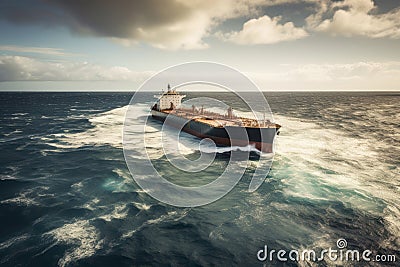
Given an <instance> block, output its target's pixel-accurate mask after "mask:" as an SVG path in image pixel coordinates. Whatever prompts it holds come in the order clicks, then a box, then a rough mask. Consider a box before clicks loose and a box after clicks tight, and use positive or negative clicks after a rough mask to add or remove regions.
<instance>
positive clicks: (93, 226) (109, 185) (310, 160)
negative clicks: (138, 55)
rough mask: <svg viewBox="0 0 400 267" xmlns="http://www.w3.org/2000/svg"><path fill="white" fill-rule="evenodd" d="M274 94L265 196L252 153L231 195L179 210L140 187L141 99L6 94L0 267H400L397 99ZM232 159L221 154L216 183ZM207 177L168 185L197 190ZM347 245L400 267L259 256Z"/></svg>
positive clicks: (2, 101)
mask: <svg viewBox="0 0 400 267" xmlns="http://www.w3.org/2000/svg"><path fill="white" fill-rule="evenodd" d="M265 94H266V97H267V100H268V102H269V104H270V106H271V109H272V111H273V114H274V118H275V121H276V122H277V123H279V124H281V125H282V128H281V131H280V135H279V136H278V138H277V140H276V154H275V157H274V161H273V164H272V168H271V171H270V172H269V174H268V175H267V176H266V179H265V181H264V182H263V184H262V185H261V186H260V188H259V189H258V190H256V191H255V192H248V186H249V182H250V180H251V173H252V170H251V166H252V164H254V165H256V164H257V157H253V158H251V159H250V163H251V164H250V165H249V166H250V167H249V170H248V171H246V172H245V173H244V176H243V177H242V179H241V180H240V181H239V183H238V184H237V185H236V186H235V187H234V188H233V190H232V191H231V192H229V193H228V194H227V195H226V196H224V197H223V198H221V199H219V200H217V201H215V202H213V203H211V204H208V205H205V206H200V207H196V208H177V207H173V206H169V205H166V204H163V203H161V202H159V201H157V200H155V199H153V198H152V197H150V196H149V195H147V194H146V193H145V192H144V191H143V190H141V188H140V187H139V186H138V185H137V184H136V183H135V182H134V180H133V179H132V177H131V174H130V172H129V170H128V168H127V165H126V163H125V160H124V155H123V149H122V142H121V139H122V127H123V122H124V115H125V112H126V108H127V105H128V103H129V101H130V99H131V97H132V93H28V92H3V93H0V110H1V117H0V120H1V123H0V136H1V137H0V151H1V154H0V163H1V164H0V265H1V266H263V265H266V266H336V265H343V266H385V265H386V266H398V264H399V261H400V254H399V250H400V175H399V174H400V172H399V171H400V146H399V143H400V107H399V103H400V93H398V92H268V93H265ZM199 96H206V97H211V98H217V99H219V100H220V101H223V102H226V103H227V104H229V105H232V106H233V107H234V108H237V109H239V110H240V109H241V108H242V107H241V106H240V103H237V102H235V100H234V98H233V97H232V95H231V94H230V93H215V92H214V93H207V92H203V93H200V92H189V93H187V98H193V97H199ZM149 105H150V103H143V109H147V108H149ZM150 123H151V126H152V127H153V128H154V129H158V128H161V126H160V124H159V123H158V122H150ZM185 138H186V139H187V140H189V141H191V142H192V143H193V144H196V143H198V142H199V140H198V139H196V138H195V137H193V136H189V135H187V136H185ZM186 148H187V147H186ZM154 149H155V151H153V152H154V154H157V153H161V152H162V151H161V149H162V148H160V147H154ZM187 149H188V151H187V152H188V154H196V153H197V152H198V151H196V150H195V148H193V147H188V148H187ZM229 153H230V152H229V151H227V150H226V149H225V150H221V151H218V154H220V155H219V156H218V157H217V158H216V161H215V164H216V165H215V166H216V167H215V173H218V172H220V170H221V168H223V167H224V166H225V164H226V161H227V160H229V156H228V155H229ZM156 160H157V162H158V164H160V165H161V166H163V168H165V169H164V170H165V172H168V171H169V169H168V164H167V163H168V162H167V159H166V158H165V157H164V158H163V157H158V158H157V159H156ZM218 166H219V167H218ZM212 170H213V169H211V171H210V170H208V171H207V173H206V174H204V175H202V174H201V173H199V174H193V173H191V174H190V175H188V174H187V173H186V174H185V173H172V174H171V176H173V179H174V182H176V183H180V182H182V184H185V183H186V184H191V183H193V184H196V183H201V182H204V181H208V180H207V179H210V177H213V171H212ZM133 175H135V174H133ZM338 239H345V241H346V242H347V248H348V249H352V250H359V251H365V250H370V251H371V253H372V256H374V255H386V256H387V255H394V256H395V259H396V262H393V261H392V262H390V261H387V262H377V259H376V258H374V260H371V261H369V262H366V261H344V260H342V261H339V262H335V261H333V260H331V259H323V260H321V261H318V262H313V261H311V260H307V259H305V260H299V261H291V260H287V261H282V260H279V259H278V258H277V257H276V255H275V257H274V258H273V259H272V260H270V261H269V260H268V259H267V260H265V261H264V262H262V261H260V260H259V259H258V257H257V253H258V252H259V251H260V250H262V249H263V248H264V247H265V246H268V249H270V250H276V251H278V250H285V251H290V250H304V249H315V250H316V251H321V250H323V249H328V248H336V249H337V240H338ZM372 256H371V258H373V257H372Z"/></svg>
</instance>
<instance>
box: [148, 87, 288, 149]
mask: <svg viewBox="0 0 400 267" xmlns="http://www.w3.org/2000/svg"><path fill="white" fill-rule="evenodd" d="M154 97H156V98H157V99H158V100H157V102H156V103H155V104H154V105H153V106H152V107H151V114H152V117H153V118H155V119H157V120H159V121H162V122H165V123H167V124H168V125H171V126H174V127H177V128H179V129H180V130H182V131H184V132H187V133H189V134H191V135H194V136H196V137H198V138H210V139H212V140H213V141H214V142H215V143H216V144H217V145H222V146H248V145H252V146H254V147H255V148H257V149H258V150H259V151H262V152H265V153H272V152H273V142H274V138H275V136H276V135H277V134H279V129H280V128H281V126H280V125H279V124H276V123H272V122H271V121H269V120H265V119H264V120H262V121H259V120H256V119H252V118H245V117H240V116H235V115H234V113H233V109H232V108H231V107H229V108H228V109H227V111H226V113H225V114H219V113H215V112H211V111H207V110H205V109H204V108H203V107H201V108H196V107H195V106H194V105H193V106H192V107H191V108H183V107H180V105H181V101H182V99H183V98H184V97H186V95H183V94H180V93H179V92H177V91H176V90H175V89H171V86H170V85H169V84H168V89H167V91H166V92H163V93H162V94H160V95H155V96H154ZM167 117H168V119H167Z"/></svg>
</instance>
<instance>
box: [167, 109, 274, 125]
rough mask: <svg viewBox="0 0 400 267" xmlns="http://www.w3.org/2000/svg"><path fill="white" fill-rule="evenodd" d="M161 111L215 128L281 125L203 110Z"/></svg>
mask: <svg viewBox="0 0 400 267" xmlns="http://www.w3.org/2000/svg"><path fill="white" fill-rule="evenodd" d="M161 112H164V113H167V114H171V115H175V116H179V117H183V118H186V119H188V120H194V121H198V122H201V123H205V124H208V125H210V126H212V127H215V128H222V127H225V126H236V127H246V128H276V129H279V128H280V127H281V126H280V125H279V124H276V123H272V122H269V121H265V122H260V121H258V120H256V119H251V118H244V117H237V116H232V117H230V118H229V117H228V116H227V115H223V114H219V113H215V112H209V111H203V112H202V113H201V112H193V111H192V110H191V109H182V108H180V109H168V110H162V111H161Z"/></svg>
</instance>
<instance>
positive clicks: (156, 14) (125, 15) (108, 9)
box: [49, 0, 191, 38]
mask: <svg viewBox="0 0 400 267" xmlns="http://www.w3.org/2000/svg"><path fill="white" fill-rule="evenodd" d="M49 3H52V5H54V6H56V7H58V8H61V9H62V10H64V11H65V12H67V13H68V14H69V15H70V16H71V17H72V18H73V19H74V21H75V22H76V24H74V25H72V26H73V27H74V29H76V30H78V31H83V32H91V33H93V34H96V35H101V36H107V37H117V38H135V37H138V35H139V31H140V29H144V30H151V29H152V28H155V27H159V26H160V25H165V24H171V23H175V22H177V21H181V20H183V19H185V17H187V16H189V15H190V14H191V10H190V9H189V8H188V7H186V6H185V5H183V4H182V3H179V2H176V1H174V0H146V1H131V0H119V1H109V0H100V1H86V0H73V1H71V0H58V1H51V2H49ZM70 26H71V25H70Z"/></svg>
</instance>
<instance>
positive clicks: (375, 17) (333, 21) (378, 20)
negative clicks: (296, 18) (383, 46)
mask: <svg viewBox="0 0 400 267" xmlns="http://www.w3.org/2000/svg"><path fill="white" fill-rule="evenodd" d="M322 5H324V6H325V10H324V11H323V12H318V13H317V14H315V15H312V16H310V17H308V18H307V22H308V25H309V26H310V28H313V29H315V30H316V31H321V32H327V33H330V34H332V35H343V36H348V37H351V36H357V35H358V36H367V37H370V38H383V37H389V38H394V39H398V38H400V9H396V10H392V11H390V12H387V13H384V14H373V13H374V12H373V11H374V10H375V9H376V6H375V5H374V2H373V1H372V0H344V1H341V2H333V3H331V4H330V7H329V9H328V8H326V5H327V3H326V2H324V3H323V4H322ZM327 10H331V11H334V12H333V17H332V18H329V19H325V20H321V18H322V15H323V14H322V13H324V12H325V11H327Z"/></svg>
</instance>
